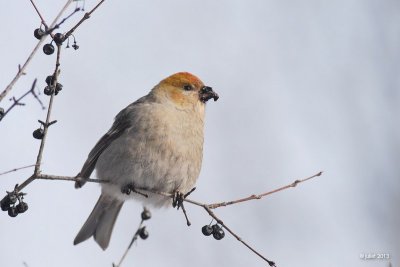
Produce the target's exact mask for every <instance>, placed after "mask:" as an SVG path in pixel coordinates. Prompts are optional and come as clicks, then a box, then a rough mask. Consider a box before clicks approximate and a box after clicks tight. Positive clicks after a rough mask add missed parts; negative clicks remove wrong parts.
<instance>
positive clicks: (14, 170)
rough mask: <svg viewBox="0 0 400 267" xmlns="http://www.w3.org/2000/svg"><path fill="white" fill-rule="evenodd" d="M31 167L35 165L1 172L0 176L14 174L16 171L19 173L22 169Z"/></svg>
mask: <svg viewBox="0 0 400 267" xmlns="http://www.w3.org/2000/svg"><path fill="white" fill-rule="evenodd" d="M31 167H35V164H31V165H27V166H23V167H19V168H14V169H12V170H9V171H5V172H2V173H0V176H1V175H4V174H7V173H10V172H16V171H19V170H22V169H27V168H31Z"/></svg>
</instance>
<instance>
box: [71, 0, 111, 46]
mask: <svg viewBox="0 0 400 267" xmlns="http://www.w3.org/2000/svg"><path fill="white" fill-rule="evenodd" d="M104 1H105V0H101V1H100V2H99V3H98V4H97V5H96V6H95V7H94V8H93V9H92V10H90V11H89V12H86V13H85V15H83V17H82V19H81V20H80V21H79V22H78V23H77V24H76V25H75V26H74V27H72V29H71V30H69V31H68V32H67V33H66V34H65V35H64V36H65V39H67V38H68V37H69V36H70V35H71V34H72V33H73V32H74V31H75V30H76V29H77V28H78V27H79V26H80V25H81V24H82V23H83V22H84V21H85V20H87V19H89V18H90V15H92V13H93V12H94V11H95V10H96V9H97V8H98V7H99V6H100V5H101V4H103V2H104Z"/></svg>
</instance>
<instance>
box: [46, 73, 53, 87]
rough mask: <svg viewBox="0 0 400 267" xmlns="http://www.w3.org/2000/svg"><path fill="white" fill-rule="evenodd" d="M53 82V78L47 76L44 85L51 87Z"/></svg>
mask: <svg viewBox="0 0 400 267" xmlns="http://www.w3.org/2000/svg"><path fill="white" fill-rule="evenodd" d="M53 80H54V76H53V75H49V76H47V77H46V83H47V84H48V85H51V84H52V83H53Z"/></svg>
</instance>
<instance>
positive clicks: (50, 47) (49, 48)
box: [33, 28, 79, 55]
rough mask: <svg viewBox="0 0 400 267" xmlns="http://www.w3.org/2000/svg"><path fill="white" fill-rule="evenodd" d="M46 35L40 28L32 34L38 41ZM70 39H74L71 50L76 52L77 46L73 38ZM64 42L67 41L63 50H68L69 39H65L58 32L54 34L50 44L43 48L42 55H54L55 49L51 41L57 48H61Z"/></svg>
mask: <svg viewBox="0 0 400 267" xmlns="http://www.w3.org/2000/svg"><path fill="white" fill-rule="evenodd" d="M47 34H48V32H46V31H45V30H43V29H42V28H37V29H35V31H34V32H33V35H34V36H35V37H36V39H38V40H40V39H42V37H43V36H45V35H47ZM72 37H73V38H74V44H73V45H72V48H73V49H75V50H77V49H79V45H77V44H76V40H75V36H73V35H72ZM65 40H67V46H66V47H65V48H69V37H66V36H65V35H64V34H62V33H60V32H58V33H56V34H54V36H53V40H52V41H51V42H50V43H48V44H45V45H44V46H43V53H45V54H46V55H52V54H53V53H54V51H55V48H54V45H53V41H54V43H55V44H56V45H57V46H61V45H62V44H63V43H64V41H65Z"/></svg>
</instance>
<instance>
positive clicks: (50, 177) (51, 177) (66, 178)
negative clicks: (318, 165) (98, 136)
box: [18, 172, 322, 267]
mask: <svg viewBox="0 0 400 267" xmlns="http://www.w3.org/2000/svg"><path fill="white" fill-rule="evenodd" d="M320 175H322V172H319V173H317V174H314V175H312V176H310V177H307V178H304V179H301V180H296V181H294V182H293V183H291V184H289V185H286V186H283V187H280V188H278V189H275V190H272V191H269V192H266V193H263V194H260V195H251V196H250V197H247V198H242V199H238V200H233V201H228V202H220V203H215V204H205V203H201V202H198V201H195V200H191V199H188V198H184V199H183V201H186V202H188V203H190V204H193V205H196V206H199V207H202V208H204V209H205V211H206V212H207V213H208V214H209V215H210V217H212V218H213V219H214V220H216V221H217V223H219V224H220V225H222V227H223V228H224V229H226V230H227V231H228V232H229V233H230V234H231V235H232V236H233V237H235V238H236V239H237V240H238V241H239V242H241V243H242V244H243V245H244V246H246V247H247V248H248V249H250V250H251V251H252V252H253V253H254V254H256V255H257V256H259V257H260V258H261V259H263V260H264V261H266V262H267V263H268V264H269V266H271V267H274V266H275V263H274V262H273V261H271V260H268V259H267V258H266V257H264V256H263V255H262V254H261V253H259V252H258V251H257V250H255V249H254V248H253V247H252V246H250V245H249V244H248V243H247V242H245V241H243V239H242V238H241V237H239V236H238V235H237V234H236V233H235V232H234V231H233V230H232V229H230V228H229V227H228V226H227V225H226V224H225V223H224V222H223V221H222V220H221V219H220V218H219V217H217V216H216V215H215V213H214V212H213V211H212V209H215V208H218V207H223V206H227V205H233V204H237V203H241V202H244V201H248V200H252V199H260V198H262V197H265V196H267V195H271V194H273V193H277V192H280V191H283V190H285V189H288V188H291V187H295V186H296V185H298V184H299V183H302V182H305V181H308V180H311V179H312V178H315V177H317V176H320ZM35 178H36V179H45V180H63V181H73V182H76V181H77V180H78V179H81V178H80V177H70V176H56V175H48V174H40V173H39V174H37V175H32V176H31V177H30V178H29V179H32V180H34V179H35ZM29 179H28V180H29ZM85 180H86V181H87V182H94V183H111V181H109V180H99V179H92V178H85ZM25 182H26V181H25ZM24 186H26V185H24V184H21V185H20V186H19V187H18V191H20V187H22V188H23V187H24ZM22 188H21V189H22ZM137 190H141V191H145V192H149V193H154V194H158V195H161V196H165V197H170V198H173V197H174V196H175V194H171V193H166V192H157V191H152V190H147V189H144V188H137ZM139 193H140V192H139ZM133 242H134V240H133ZM133 242H132V243H133ZM129 248H130V247H128V250H129ZM126 254H127V251H126V252H125V254H124V256H123V258H124V257H125V255H126ZM121 262H122V261H120V263H119V264H121ZM119 264H118V265H117V266H119ZM114 266H115V265H114Z"/></svg>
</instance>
